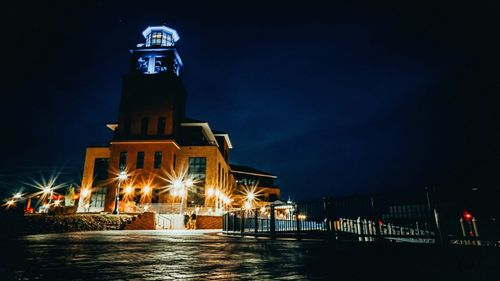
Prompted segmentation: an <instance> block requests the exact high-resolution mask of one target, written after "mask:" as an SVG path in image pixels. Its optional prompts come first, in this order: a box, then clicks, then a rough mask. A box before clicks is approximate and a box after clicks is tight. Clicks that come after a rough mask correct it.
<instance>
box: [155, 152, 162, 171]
mask: <svg viewBox="0 0 500 281" xmlns="http://www.w3.org/2000/svg"><path fill="white" fill-rule="evenodd" d="M161 157H162V153H161V151H156V152H155V162H154V168H155V169H160V168H161Z"/></svg>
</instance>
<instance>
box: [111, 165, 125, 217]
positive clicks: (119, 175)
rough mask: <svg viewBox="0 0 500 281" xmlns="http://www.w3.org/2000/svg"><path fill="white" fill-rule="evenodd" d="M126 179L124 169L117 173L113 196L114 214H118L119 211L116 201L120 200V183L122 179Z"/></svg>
mask: <svg viewBox="0 0 500 281" xmlns="http://www.w3.org/2000/svg"><path fill="white" fill-rule="evenodd" d="M126 179H127V173H125V171H121V172H120V174H118V184H117V185H116V196H115V209H114V210H113V214H114V215H118V214H119V213H120V212H119V211H118V203H119V202H118V201H120V185H121V184H122V181H124V180H126Z"/></svg>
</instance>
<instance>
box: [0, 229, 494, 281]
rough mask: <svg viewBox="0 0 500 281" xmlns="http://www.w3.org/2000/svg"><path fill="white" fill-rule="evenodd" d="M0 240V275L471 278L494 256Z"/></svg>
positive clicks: (193, 236)
mask: <svg viewBox="0 0 500 281" xmlns="http://www.w3.org/2000/svg"><path fill="white" fill-rule="evenodd" d="M0 246H2V250H3V252H2V259H3V260H2V261H1V263H0V274H1V276H2V278H1V280H33V279H37V280H116V279H120V280H269V279H272V280H311V279H314V280H359V279H360V278H374V279H373V280H379V277H380V278H381V277H383V276H385V277H390V276H400V277H401V276H405V278H403V279H404V280H413V279H412V278H420V280H423V279H421V278H424V277H427V278H425V280H439V279H442V280H449V278H450V277H454V279H453V280H469V281H470V280H479V279H477V278H474V277H477V276H476V274H477V272H476V270H478V271H480V272H482V274H488V275H489V274H497V273H498V272H497V271H498V267H496V266H495V265H497V264H496V262H497V261H498V260H499V258H500V255H499V254H498V253H497V252H494V253H493V254H492V256H485V253H486V252H485V251H489V250H488V249H482V250H481V251H480V252H471V251H475V250H471V249H469V248H457V247H455V248H452V249H446V250H443V249H441V250H436V248H435V247H429V246H425V245H424V246H422V245H418V246H414V245H396V244H391V245H373V244H370V245H363V244H361V245H360V244H358V243H356V244H354V243H340V244H338V243H334V242H317V241H300V242H297V241H289V240H276V241H272V240H256V239H253V238H252V239H247V238H234V237H233V238H232V237H225V236H221V235H219V234H217V233H216V232H213V231H212V232H206V231H105V232H80V233H67V234H45V235H31V236H26V237H23V238H21V239H18V240H16V241H14V242H12V241H10V242H7V241H3V244H2V245H0ZM495 250H496V249H495ZM467 251H469V252H467ZM489 254H491V253H489ZM471 257H475V259H472V258H471ZM480 260H482V262H480ZM471 263H473V264H472V265H471ZM471 266H472V267H471ZM471 268H472V269H471ZM406 277H408V278H409V279H408V278H406ZM410 277H411V278H410ZM429 277H432V278H429ZM440 277H442V278H440ZM436 278H437V279H436ZM384 279H387V278H384ZM390 279H391V278H388V279H387V280H390ZM403 279H400V280H403Z"/></svg>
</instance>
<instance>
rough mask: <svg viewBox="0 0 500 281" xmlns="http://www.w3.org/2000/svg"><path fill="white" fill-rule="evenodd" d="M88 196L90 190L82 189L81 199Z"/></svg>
mask: <svg viewBox="0 0 500 281" xmlns="http://www.w3.org/2000/svg"><path fill="white" fill-rule="evenodd" d="M89 194H90V190H89V189H88V188H84V189H82V198H86V197H87V196H89Z"/></svg>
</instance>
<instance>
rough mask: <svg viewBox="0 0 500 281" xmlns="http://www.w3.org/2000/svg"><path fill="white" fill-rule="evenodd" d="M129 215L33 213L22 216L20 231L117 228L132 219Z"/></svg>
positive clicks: (43, 231)
mask: <svg viewBox="0 0 500 281" xmlns="http://www.w3.org/2000/svg"><path fill="white" fill-rule="evenodd" d="M132 218H133V217H132V216H129V215H119V216H116V215H106V214H74V215H46V214H35V215H26V216H24V223H23V227H22V230H21V231H22V232H24V233H27V234H35V233H52V232H72V231H97V230H119V229H124V228H125V226H126V225H127V224H128V223H130V222H131V221H132Z"/></svg>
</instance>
